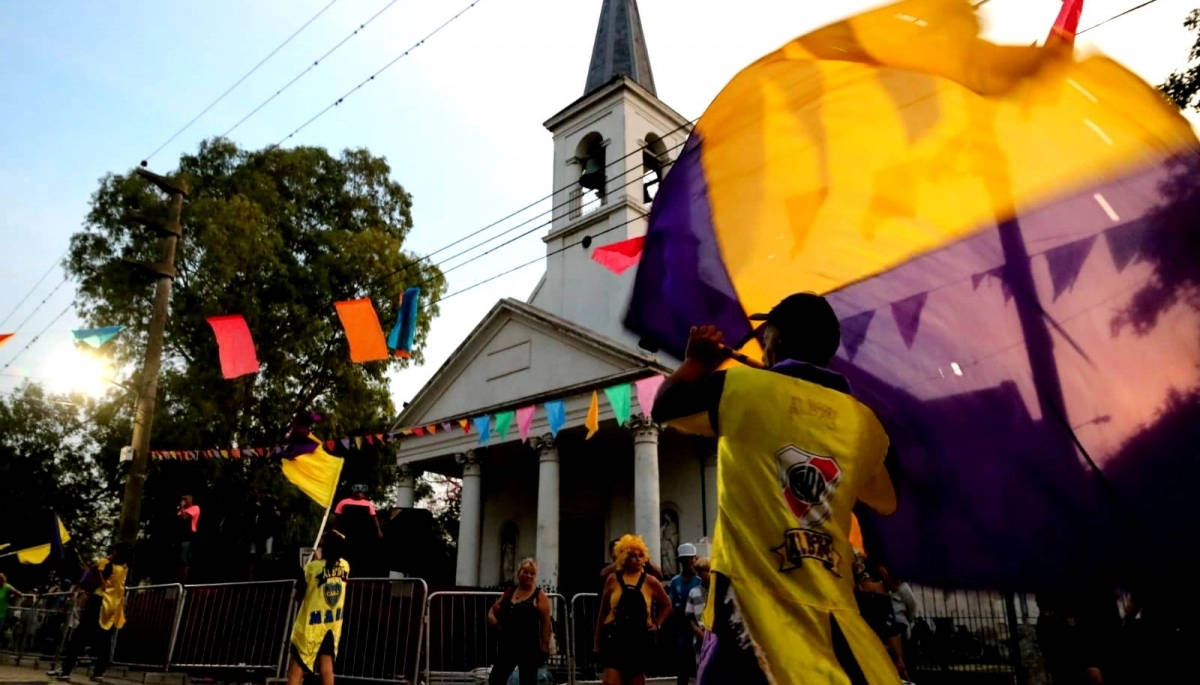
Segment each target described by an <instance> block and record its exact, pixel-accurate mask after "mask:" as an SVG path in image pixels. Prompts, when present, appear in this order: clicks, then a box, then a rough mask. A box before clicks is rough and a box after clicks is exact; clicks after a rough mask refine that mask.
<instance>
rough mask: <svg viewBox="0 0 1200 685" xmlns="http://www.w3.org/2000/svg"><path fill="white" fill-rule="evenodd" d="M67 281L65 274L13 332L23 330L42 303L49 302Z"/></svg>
mask: <svg viewBox="0 0 1200 685" xmlns="http://www.w3.org/2000/svg"><path fill="white" fill-rule="evenodd" d="M66 282H67V277H66V276H63V279H62V280H61V281H59V282H58V285H56V286H54V290H51V291H50V294H49V295H46V296H45V297H43V298H42V301H41V302H38V303H37V306H36V307H34V308H33V311H32V312H29V315H28V316H26V317H25V318H24V319H21V323H19V324H17V325H16V327H15V328H13V332H14V333H15V332H17V331H19V330H21V328H22V327H23V326H24V325H25V324H27V323H29V320H30V319H32V318H33V317H34V315H36V314H37V313H38V311H39V310H40V309H41V307H42V305H44V304H46V302H48V301H49V300H50V298H51V297H54V293H56V292H58V289H59V288H61V287H63V284H64V283H66ZM22 302H24V300H22ZM43 332H44V331H43Z"/></svg>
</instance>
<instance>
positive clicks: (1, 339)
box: [0, 333, 16, 347]
mask: <svg viewBox="0 0 1200 685" xmlns="http://www.w3.org/2000/svg"><path fill="white" fill-rule="evenodd" d="M14 335H16V333H0V347H4V343H6V342H8V341H9V340H12V338H13V336H14Z"/></svg>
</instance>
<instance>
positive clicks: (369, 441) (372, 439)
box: [367, 433, 375, 445]
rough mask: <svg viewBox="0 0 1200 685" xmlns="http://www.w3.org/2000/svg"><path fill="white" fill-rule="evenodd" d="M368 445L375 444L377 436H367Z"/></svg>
mask: <svg viewBox="0 0 1200 685" xmlns="http://www.w3.org/2000/svg"><path fill="white" fill-rule="evenodd" d="M367 444H368V445H374V444H375V436H374V435H371V434H370V433H368V434H367Z"/></svg>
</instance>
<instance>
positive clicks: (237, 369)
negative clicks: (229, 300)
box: [208, 314, 258, 379]
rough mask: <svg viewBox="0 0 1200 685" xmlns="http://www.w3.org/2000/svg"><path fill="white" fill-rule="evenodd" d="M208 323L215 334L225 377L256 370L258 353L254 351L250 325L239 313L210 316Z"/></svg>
mask: <svg viewBox="0 0 1200 685" xmlns="http://www.w3.org/2000/svg"><path fill="white" fill-rule="evenodd" d="M208 325H209V326H212V329H213V334H214V335H216V336H217V349H218V350H219V351H220V356H221V375H223V376H224V377H225V378H226V379H230V378H237V377H238V376H245V375H246V374H248V373H255V372H256V371H258V354H257V353H255V351H254V338H253V337H251V335H250V327H249V326H247V325H246V319H245V318H244V317H243V316H242V315H241V314H229V315H227V316H210V317H208Z"/></svg>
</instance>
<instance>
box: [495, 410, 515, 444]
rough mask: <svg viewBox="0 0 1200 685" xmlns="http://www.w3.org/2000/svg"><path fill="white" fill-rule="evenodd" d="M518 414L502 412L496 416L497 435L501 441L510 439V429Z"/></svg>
mask: <svg viewBox="0 0 1200 685" xmlns="http://www.w3.org/2000/svg"><path fill="white" fill-rule="evenodd" d="M516 416H517V415H516V413H515V412H513V411H502V412H500V413H499V414H496V434H497V435H499V436H500V439H501V440H507V439H508V429H509V427H510V426H512V422H513V419H514V418H516Z"/></svg>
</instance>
